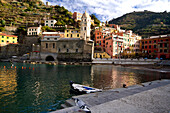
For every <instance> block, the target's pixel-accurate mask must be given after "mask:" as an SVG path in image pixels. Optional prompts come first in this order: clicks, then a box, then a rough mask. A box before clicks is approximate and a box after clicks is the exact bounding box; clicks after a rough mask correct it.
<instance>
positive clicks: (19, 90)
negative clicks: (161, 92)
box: [0, 62, 170, 113]
mask: <svg viewBox="0 0 170 113" xmlns="http://www.w3.org/2000/svg"><path fill="white" fill-rule="evenodd" d="M4 66H5V67H4ZM160 76H163V78H170V75H169V74H165V73H158V72H150V71H142V70H141V71H140V70H135V69H130V68H125V67H120V66H112V65H93V66H74V65H46V64H36V65H33V64H23V63H15V65H14V67H12V68H11V64H10V63H3V62H1V63H0V113H8V112H12V113H25V112H26V113H30V112H31V113H37V112H38V113H39V112H49V111H51V110H56V109H59V108H60V104H61V103H63V102H64V100H66V99H69V98H71V96H72V95H71V94H70V93H69V90H70V86H69V81H70V80H72V81H75V82H77V83H81V84H84V85H88V86H92V87H96V88H101V89H106V90H107V89H114V88H119V87H122V84H124V83H125V84H127V85H128V86H129V85H134V84H138V83H142V82H147V81H152V80H157V79H159V77H160Z"/></svg>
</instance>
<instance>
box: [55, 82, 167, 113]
mask: <svg viewBox="0 0 170 113" xmlns="http://www.w3.org/2000/svg"><path fill="white" fill-rule="evenodd" d="M72 98H73V99H74V98H78V99H81V100H82V101H83V102H85V103H86V104H87V106H88V107H89V108H90V110H91V112H92V113H170V107H169V106H170V80H157V81H152V82H146V83H142V84H140V85H134V86H129V87H128V88H118V89H113V90H107V91H103V92H98V93H92V94H86V95H80V96H74V97H72ZM73 99H70V100H67V101H66V105H68V106H72V107H67V108H65V109H61V110H58V111H54V112H53V113H80V112H78V110H79V108H78V107H77V106H75V103H74V101H73Z"/></svg>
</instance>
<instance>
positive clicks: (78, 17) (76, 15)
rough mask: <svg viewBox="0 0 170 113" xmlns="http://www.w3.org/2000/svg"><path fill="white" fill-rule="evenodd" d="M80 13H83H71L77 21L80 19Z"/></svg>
mask: <svg viewBox="0 0 170 113" xmlns="http://www.w3.org/2000/svg"><path fill="white" fill-rule="evenodd" d="M82 15H83V14H82V13H78V12H74V13H73V19H74V20H75V21H78V20H80V21H81V17H82Z"/></svg>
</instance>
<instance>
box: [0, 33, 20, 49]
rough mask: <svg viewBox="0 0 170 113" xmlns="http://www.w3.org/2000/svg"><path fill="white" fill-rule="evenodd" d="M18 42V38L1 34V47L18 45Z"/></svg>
mask: <svg viewBox="0 0 170 113" xmlns="http://www.w3.org/2000/svg"><path fill="white" fill-rule="evenodd" d="M17 40H18V36H15V35H7V34H5V33H0V46H6V45H8V44H18V41H17Z"/></svg>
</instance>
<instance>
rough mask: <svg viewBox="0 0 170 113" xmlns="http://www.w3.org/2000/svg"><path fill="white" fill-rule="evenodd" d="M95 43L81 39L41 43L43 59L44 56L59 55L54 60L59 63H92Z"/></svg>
mask: <svg viewBox="0 0 170 113" xmlns="http://www.w3.org/2000/svg"><path fill="white" fill-rule="evenodd" d="M93 45H94V44H93V41H91V42H87V41H85V40H81V39H59V40H56V41H42V42H41V54H42V55H41V58H42V59H43V60H45V59H46V58H45V57H44V56H45V55H44V54H47V55H46V56H48V54H49V55H50V54H51V53H53V54H57V57H56V58H54V59H55V60H58V61H67V62H68V61H91V59H92V55H93V49H94V46H93Z"/></svg>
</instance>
